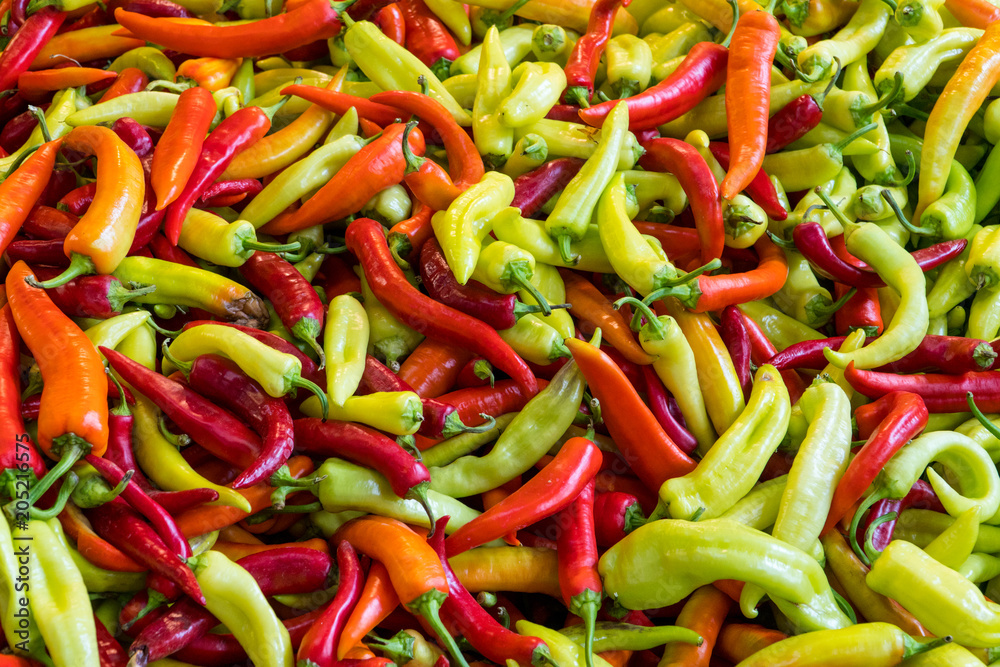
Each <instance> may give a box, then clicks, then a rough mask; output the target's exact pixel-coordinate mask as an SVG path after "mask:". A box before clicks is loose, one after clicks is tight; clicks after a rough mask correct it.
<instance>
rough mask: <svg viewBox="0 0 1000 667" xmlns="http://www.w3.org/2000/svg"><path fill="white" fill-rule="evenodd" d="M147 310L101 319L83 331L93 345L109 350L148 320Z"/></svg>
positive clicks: (149, 317) (149, 316)
mask: <svg viewBox="0 0 1000 667" xmlns="http://www.w3.org/2000/svg"><path fill="white" fill-rule="evenodd" d="M151 317H152V316H151V315H150V313H149V311H146V310H136V311H133V312H131V313H122V314H121V315H115V316H114V317H112V318H109V319H106V320H102V321H101V322H100V323H98V324H95V325H94V326H92V327H88V328H87V329H86V330H85V331H84V333H85V334H86V335H87V338H89V339H90V342H91V343H93V344H94V347H95V348H96V347H106V348H108V349H110V350H113V349H115V348H116V347H118V344H119V343H120V342H122V341H123V340H124V339H125V337H126V336H128V335H129V334H130V333H132V332H133V331H135V330H136V329H138V328H139V327H141V326H142V325H144V324H145V323H146V322H149V321H150V319H151Z"/></svg>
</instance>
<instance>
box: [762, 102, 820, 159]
mask: <svg viewBox="0 0 1000 667" xmlns="http://www.w3.org/2000/svg"><path fill="white" fill-rule="evenodd" d="M822 120H823V107H821V106H820V105H819V102H817V101H816V98H815V97H813V96H812V95H802V96H801V97H796V98H795V99H794V100H792V101H791V102H789V103H788V104H786V105H785V106H783V107H781V109H779V110H778V112H777V113H775V114H774V115H773V116H771V120H769V121H768V123H767V144H766V146H765V147H764V152H765V153H777V152H778V151H780V150H781V149H782V148H784V147H785V146H787V145H789V144H792V143H795V142H796V141H798V140H799V139H801V138H802V137H804V136H806V135H807V134H809V131H810V130H812V129H813V128H815V127H816V126H817V125H819V124H820V121H822Z"/></svg>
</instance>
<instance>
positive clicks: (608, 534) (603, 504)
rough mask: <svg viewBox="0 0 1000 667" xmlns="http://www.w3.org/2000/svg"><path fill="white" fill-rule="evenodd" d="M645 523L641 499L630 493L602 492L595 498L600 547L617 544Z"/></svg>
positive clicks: (596, 528)
mask: <svg viewBox="0 0 1000 667" xmlns="http://www.w3.org/2000/svg"><path fill="white" fill-rule="evenodd" d="M645 521H646V517H645V515H644V514H643V512H642V507H641V506H640V505H639V499H638V498H636V497H635V496H633V495H632V494H630V493H622V492H620V491H612V492H601V493H598V494H597V495H596V497H595V498H594V529H595V533H596V535H597V544H598V546H601V547H610V546H613V545H615V544H617V543H618V542H620V541H621V540H623V539H624V538H625V536H626V535H628V534H629V533H631V532H632V531H633V530H635V529H636V528H638V527H639V526H641V525H642V524H643V523H645Z"/></svg>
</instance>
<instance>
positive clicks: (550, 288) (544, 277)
mask: <svg viewBox="0 0 1000 667" xmlns="http://www.w3.org/2000/svg"><path fill="white" fill-rule="evenodd" d="M531 286H532V290H527V289H521V290H518V292H517V297H518V298H519V299H520V300H521V301H522V302H524V303H526V304H528V305H529V306H534V305H541V303H540V302H539V301H538V300H537V299H536V298H535V297H534V296H533V292H537V293H538V294H541V295H542V298H544V299H545V301H546V302H548V303H549V304H564V303H566V285H565V283H563V279H562V276H560V275H559V271H558V270H557V269H556V267H554V266H550V265H548V264H540V263H536V264H535V272H534V274H532V276H531ZM535 317H537V318H538V319H540V320H541V321H542V322H544V323H545V324H548V325H549V326H551V327H552V328H553V329H555V330H556V332H558V334H559V335H560V336H562V337H563V339H566V338H572V337H573V336H575V335H576V324H575V323H574V322H573V317H572V316H571V315H570V314H569V311H567V310H566V309H565V308H553V309H552V312H551V313H549V314H548V315H543V314H540V313H536V314H535Z"/></svg>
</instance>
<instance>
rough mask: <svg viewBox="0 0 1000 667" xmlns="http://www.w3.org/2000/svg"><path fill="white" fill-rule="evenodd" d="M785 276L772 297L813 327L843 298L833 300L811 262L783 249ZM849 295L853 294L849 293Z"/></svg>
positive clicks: (818, 325)
mask: <svg viewBox="0 0 1000 667" xmlns="http://www.w3.org/2000/svg"><path fill="white" fill-rule="evenodd" d="M785 259H786V260H788V278H787V279H786V280H785V284H784V285H782V286H781V289H780V290H778V291H777V292H776V293H775V294H774V295H773V296H772V298H773V299H774V303H775V304H777V306H778V308H780V309H781V310H782V311H784V312H785V314H787V315H790V316H792V317H794V318H795V319H797V320H798V321H799V322H802V323H804V324H808V325H809V326H811V327H813V328H817V327H821V326H823V325H824V324H826V323H827V322H828V321H829V319H830V317H831V316H832V315H833V313H834V312H836V310H837V308H838V307H839V306H841V305H843V302H844V301H845V300H844V299H840V300H839V301H838V302H837V303H834V301H833V298H832V297H831V295H830V291H829V290H827V289H826V288H825V287H823V286H822V285H820V284H819V279H817V277H816V274H815V273H813V270H812V265H810V264H809V261H808V260H807V259H806V258H805V257H803V256H802V254H801V253H799V252H798V251H795V250H791V249H788V250H785ZM851 296H853V294H852V295H851Z"/></svg>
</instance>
